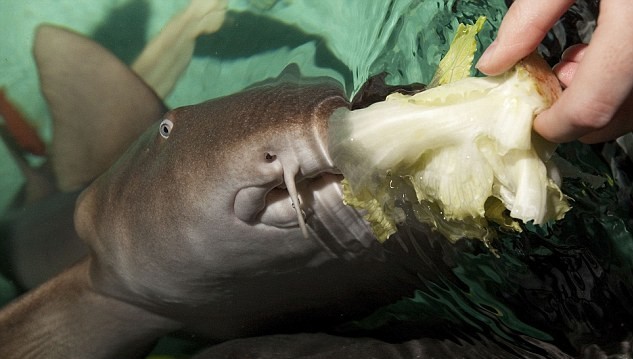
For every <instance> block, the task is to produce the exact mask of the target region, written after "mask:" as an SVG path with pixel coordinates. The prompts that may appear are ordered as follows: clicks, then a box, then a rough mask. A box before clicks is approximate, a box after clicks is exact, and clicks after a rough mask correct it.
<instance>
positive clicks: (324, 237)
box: [0, 27, 416, 358]
mask: <svg viewBox="0 0 633 359" xmlns="http://www.w3.org/2000/svg"><path fill="white" fill-rule="evenodd" d="M42 36H45V37H46V38H47V41H44V40H43V39H42ZM58 37H61V38H64V39H65V40H64V42H66V43H69V42H73V41H75V40H74V38H76V40H77V41H80V42H82V44H87V43H86V41H88V40H86V39H83V38H81V37H79V36H78V35H76V34H73V33H71V32H68V31H66V30H63V29H57V28H53V27H42V28H40V30H39V33H38V40H36V55H37V43H48V42H49V41H48V39H55V38H58ZM59 51H61V52H63V47H62V48H61V49H60V50H59ZM90 51H93V52H94V51H96V52H97V53H94V54H92V57H95V58H99V59H104V58H105V59H110V57H107V56H106V55H107V54H106V50H104V49H98V48H97V46H94V45H91V46H90ZM99 52H103V53H104V54H101V53H99ZM104 56H106V57H104ZM108 61H110V60H108ZM56 66H57V67H58V71H59V72H61V73H62V74H64V71H70V70H72V69H69V68H68V67H69V66H70V67H72V64H70V63H68V64H66V65H65V66H64V62H63V61H61V62H57V63H56ZM100 66H103V64H101V65H100ZM107 66H111V64H107ZM110 68H111V67H110ZM115 68H117V66H115ZM119 68H120V67H119ZM95 70H96V69H95ZM49 71H53V73H52V74H50V73H47V72H49ZM81 71H82V72H83V73H84V75H82V76H83V77H81V78H83V79H84V80H86V79H87V78H88V76H89V75H86V74H90V69H89V68H82V69H81ZM116 71H119V70H116ZM93 73H94V72H93ZM47 76H58V77H60V75H59V73H56V72H55V71H54V68H53V69H51V68H48V69H46V70H45V71H41V77H42V82H43V83H45V82H46V81H48V80H47ZM67 76H69V75H66V76H61V77H67ZM127 77H128V81H129V79H131V78H134V76H130V75H128V76H127ZM76 80H78V79H75V81H74V82H77V81H76ZM138 81H139V82H138V83H136V84H135V86H136V87H137V88H143V86H145V85H144V84H143V83H142V81H140V79H139V80H138ZM81 86H83V87H85V86H87V85H86V84H85V83H84V84H82V85H81ZM108 87H109V85H108V86H106V88H108ZM52 88H53V89H54V87H52ZM44 92H45V94H46V95H47V99H48V101H49V103H50V104H51V107H52V108H53V110H52V111H53V113H54V116H55V118H56V119H57V118H59V117H63V116H65V113H66V112H68V111H70V112H72V111H77V109H76V107H74V106H72V104H68V102H67V101H68V99H67V98H64V99H61V100H60V99H56V98H59V97H60V96H61V97H63V94H64V93H71V94H72V93H77V89H73V88H64V87H62V88H58V89H57V90H55V91H54V90H51V87H50V86H46V87H44ZM150 92H151V90H150ZM145 93H148V92H147V91H145ZM115 97H116V93H115ZM156 99H157V98H156V97H154V96H141V100H139V99H138V98H136V99H135V101H136V102H134V105H133V106H128V108H129V111H133V113H138V110H137V108H138V107H139V106H141V107H142V108H145V109H148V108H149V109H150V111H147V112H149V113H150V114H151V113H155V112H156V111H155V110H154V109H160V108H162V106H163V105H162V103H160V102H156V101H157V100H156ZM59 101H62V102H63V104H62V105H59V104H58V103H57V102H59ZM104 101H106V102H107V100H104ZM139 101H140V102H139ZM108 103H111V102H108ZM86 106H87V105H86V104H85V103H83V104H81V105H80V108H81V111H80V112H82V113H83V115H84V116H85V115H87V113H86V112H87V111H88V110H87V109H86V108H85V107H86ZM99 106H100V107H101V108H104V107H105V106H103V104H101V103H99V104H98V107H99ZM348 106H349V104H348V102H347V100H346V99H345V97H344V95H343V92H342V90H341V89H340V87H339V85H338V84H336V83H334V82H333V81H331V80H329V79H309V80H303V79H298V78H295V77H294V76H292V73H287V74H286V75H284V76H282V77H281V78H280V79H279V80H278V81H276V82H273V83H270V84H264V85H260V86H257V87H255V88H252V89H249V90H246V91H244V92H241V93H239V94H235V95H232V96H228V97H224V98H220V99H215V100H211V101H208V102H205V103H202V104H199V105H194V106H187V107H182V108H178V109H175V110H173V111H170V112H168V113H166V114H165V115H164V116H162V117H157V118H154V119H153V120H152V121H155V122H154V123H153V124H152V125H151V126H149V128H147V129H146V130H145V131H144V132H143V133H142V134H140V136H137V137H138V139H137V140H136V141H134V143H133V144H132V145H131V146H130V148H129V149H128V150H127V151H125V153H124V154H123V155H122V156H121V157H120V158H119V159H118V160H117V161H116V162H115V163H114V164H113V165H112V166H111V167H110V168H109V169H108V170H107V171H106V172H105V173H103V174H102V175H101V176H99V177H98V178H97V179H96V180H95V181H93V182H92V183H91V184H90V185H89V186H88V187H87V188H86V189H85V190H84V191H83V192H82V194H81V195H80V196H79V198H78V200H77V204H76V208H75V228H76V231H77V233H78V234H79V236H80V237H81V239H82V240H83V241H84V242H85V243H87V244H88V246H89V248H90V255H89V256H88V257H86V258H85V259H83V260H81V261H80V262H79V263H77V264H76V265H74V266H73V267H71V268H70V269H68V270H66V271H65V272H63V273H62V274H60V275H58V276H56V277H55V278H53V279H51V280H50V281H48V282H46V283H45V284H43V285H42V286H40V287H38V288H37V289H35V290H33V291H31V292H29V293H27V294H26V295H24V296H23V297H21V298H19V299H18V300H16V301H14V302H13V303H12V304H10V305H8V306H7V307H5V308H4V309H3V310H2V311H0V357H2V358H43V357H45V358H56V357H59V358H69V357H82V358H83V357H86V358H88V357H89V358H112V357H126V358H128V357H135V356H138V355H142V354H143V353H145V352H146V351H147V349H148V348H150V347H151V346H152V345H153V343H154V342H155V340H156V339H157V338H159V337H160V336H161V335H164V334H167V333H169V332H172V331H174V330H187V331H191V332H194V333H198V334H200V335H204V336H206V337H208V338H210V339H211V340H212V341H216V342H220V341H224V340H228V339H231V338H236V337H244V336H252V335H260V334H266V333H274V332H276V331H278V330H288V328H297V330H308V329H310V328H313V329H318V328H319V327H320V325H323V324H328V323H333V322H340V321H343V320H346V319H349V318H353V317H354V316H355V315H360V314H366V313H368V312H369V311H370V310H372V309H374V308H376V307H378V306H379V305H382V304H386V303H389V302H391V301H393V300H395V299H397V298H399V297H401V296H403V295H407V294H409V293H410V291H411V290H412V289H413V284H412V283H414V282H415V281H416V276H415V274H414V273H412V272H411V271H408V270H407V269H406V268H405V267H404V266H402V264H401V263H398V262H394V261H392V262H390V261H386V260H385V253H386V252H387V249H386V248H385V247H383V246H380V245H379V244H378V243H377V242H376V241H375V239H374V238H373V236H372V235H371V232H370V231H369V229H368V227H367V226H366V224H365V223H364V222H363V220H362V218H361V216H360V215H359V214H358V213H357V212H356V211H354V210H353V209H351V208H350V207H347V206H345V205H344V204H343V203H342V201H341V192H340V186H339V181H340V175H338V174H337V173H336V169H335V168H334V167H333V165H332V163H331V160H330V158H329V156H328V154H327V150H326V145H325V144H326V143H327V121H328V118H329V115H330V114H331V113H332V112H333V111H334V110H336V109H338V108H340V107H348ZM123 107H125V106H123ZM60 109H61V110H60ZM97 109H98V108H97ZM117 111H118V112H117V116H118V118H117V119H114V121H120V119H121V116H123V118H124V119H127V120H130V116H129V114H126V113H123V114H122V113H121V111H123V110H121V107H119V108H118V110H117ZM74 116H77V114H74ZM99 116H101V115H99ZM100 118H102V117H100ZM139 121H140V122H143V121H147V119H146V118H140V119H139ZM105 127H106V128H107V126H105ZM115 128H116V127H115ZM131 133H132V134H133V133H134V132H133V131H131ZM131 133H126V134H125V135H126V136H125V138H123V139H120V138H118V139H116V140H118V141H119V142H121V143H120V144H115V145H111V146H110V145H109V146H106V147H107V148H106V149H107V152H108V153H116V152H117V151H119V150H118V148H119V147H120V146H123V145H125V143H126V142H128V140H127V139H128V138H129V137H130V135H131ZM106 157H107V156H106ZM103 163H109V162H108V161H107V160H106V162H103V161H96V164H97V165H98V166H97V167H98V168H101V167H103V166H104V165H103ZM98 171H99V170H92V171H91V172H89V174H88V175H82V176H81V177H80V178H79V180H77V181H75V182H73V183H83V182H85V181H88V180H89V179H90V178H91V176H92V174H94V173H96V172H98ZM69 187H72V186H69Z"/></svg>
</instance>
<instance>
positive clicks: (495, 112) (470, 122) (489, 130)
mask: <svg viewBox="0 0 633 359" xmlns="http://www.w3.org/2000/svg"><path fill="white" fill-rule="evenodd" d="M483 21H484V19H483V18H481V19H480V20H479V21H477V23H476V24H474V25H470V26H465V25H461V26H460V28H458V31H457V35H456V36H455V39H454V40H453V42H452V44H451V47H450V49H449V51H448V53H447V54H446V56H445V57H444V59H443V60H442V62H441V63H440V65H439V67H438V70H437V72H436V75H435V77H434V79H433V81H432V82H431V84H432V87H431V88H430V89H427V90H425V91H422V92H419V93H417V94H414V95H403V94H399V93H394V94H392V95H390V96H388V97H387V99H386V100H385V101H382V102H378V103H375V104H373V105H371V106H369V107H367V108H364V109H359V110H353V111H350V110H347V109H340V110H338V111H337V112H335V113H334V114H333V115H332V117H331V118H330V124H329V125H330V126H329V149H330V153H331V154H332V159H333V161H334V163H335V164H336V166H337V167H338V168H339V169H340V171H341V172H342V173H343V175H344V177H345V180H344V182H343V191H344V200H345V202H346V203H347V204H348V205H351V206H354V207H356V208H358V209H360V210H362V211H364V212H365V213H366V216H365V218H366V219H367V220H368V221H369V223H370V224H371V226H372V229H373V231H374V233H375V235H376V237H377V238H378V239H379V240H380V241H384V240H386V239H387V238H388V237H389V236H390V235H391V234H393V233H395V232H396V230H397V225H398V224H399V223H402V222H404V221H405V220H406V219H407V218H409V217H414V218H415V219H416V220H418V221H421V222H424V223H428V224H430V225H431V226H432V227H433V228H435V229H437V230H438V231H439V232H441V233H442V234H443V235H444V236H445V237H446V238H448V239H449V240H451V241H456V240H457V239H459V238H463V237H470V238H477V239H481V240H484V241H489V240H490V239H492V238H493V237H494V231H492V230H491V229H490V226H489V222H490V221H493V222H496V223H497V224H499V225H500V226H501V227H503V228H507V229H510V230H515V231H520V230H521V227H520V225H519V221H522V222H533V223H534V224H543V223H546V222H548V221H551V220H557V219H560V218H562V217H563V215H564V214H565V212H566V211H568V210H569V205H568V203H567V198H566V196H565V195H563V193H562V192H561V190H560V188H559V186H558V184H557V183H556V181H555V180H554V179H552V176H551V174H552V173H555V172H553V166H552V165H551V164H549V163H548V160H549V158H550V156H551V154H552V153H553V151H554V149H555V145H554V144H552V143H549V142H547V141H545V140H544V139H542V138H540V137H539V136H538V135H537V134H535V133H533V132H532V122H533V120H534V117H535V116H536V115H537V114H538V113H539V112H541V111H543V110H545V109H547V108H548V107H549V106H550V105H551V104H552V103H553V102H554V101H555V100H556V99H557V98H558V96H559V95H560V91H561V89H560V85H559V83H558V80H557V79H556V77H555V76H554V75H553V74H552V72H551V69H550V68H549V66H548V65H547V64H546V63H545V61H544V60H543V59H542V58H540V56H538V55H536V54H534V55H531V56H529V57H528V58H526V59H524V60H523V61H521V62H520V63H519V64H517V65H516V66H515V67H514V68H513V69H511V70H510V71H508V72H506V73H504V74H502V75H499V76H494V77H470V69H471V67H472V62H473V55H474V52H475V50H476V42H475V35H476V33H477V32H478V31H479V29H481V27H482V25H483Z"/></svg>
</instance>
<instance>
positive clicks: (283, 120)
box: [75, 76, 370, 297]
mask: <svg viewBox="0 0 633 359" xmlns="http://www.w3.org/2000/svg"><path fill="white" fill-rule="evenodd" d="M287 77H288V76H282V79H281V80H278V81H275V82H273V83H270V84H266V85H260V86H257V87H255V88H252V89H249V90H246V91H243V92H241V93H239V94H236V95H231V96H228V97H224V98H219V99H214V100H210V101H207V102H204V103H202V104H198V105H193V106H186V107H181V108H177V109H174V110H172V111H170V112H167V113H166V114H165V115H164V116H162V118H160V119H159V120H157V121H156V122H155V123H154V124H153V125H151V126H150V127H149V128H148V129H147V131H146V132H145V133H143V134H142V135H141V136H140V138H139V139H138V140H137V141H136V142H135V143H134V144H133V145H132V146H131V147H130V148H129V149H128V151H127V152H125V153H124V154H123V156H122V157H121V158H120V159H119V160H118V161H117V162H116V163H115V164H114V165H113V166H112V167H111V168H110V169H109V170H108V171H107V172H105V173H104V174H103V175H102V176H100V177H99V178H97V179H96V180H95V181H94V182H93V183H92V184H91V185H90V186H89V187H88V188H87V189H86V190H85V191H84V192H83V194H82V195H81V196H80V198H79V200H78V204H77V209H76V213H75V223H76V227H77V231H78V233H79V235H80V236H81V237H82V238H84V239H85V240H86V241H88V243H89V244H90V247H91V248H92V249H93V251H94V252H95V253H96V256H95V257H96V258H97V261H98V263H99V265H100V266H103V267H104V268H107V269H108V272H109V273H114V274H115V277H116V282H117V285H118V283H122V282H124V283H125V282H126V281H127V285H129V286H130V288H134V289H132V290H133V291H137V292H143V291H144V290H145V289H147V288H148V287H151V288H156V287H157V286H156V284H155V283H154V279H155V278H160V281H162V282H163V284H165V283H166V282H167V281H168V280H167V279H168V278H173V283H171V284H170V285H168V286H166V288H168V290H167V291H166V292H165V293H161V295H162V296H174V297H180V296H181V295H182V294H183V293H179V291H178V290H175V288H178V287H179V286H180V284H184V288H185V289H183V290H185V291H192V292H193V291H194V290H193V288H189V283H183V282H182V281H181V279H182V278H183V276H178V275H171V274H172V273H180V272H183V271H185V272H186V271H188V270H189V269H191V272H190V273H187V276H186V277H188V278H192V280H195V281H199V282H200V283H205V285H207V284H208V281H207V279H208V278H205V276H206V275H207V274H208V273H209V272H211V273H213V275H212V277H213V278H217V277H218V276H226V277H234V276H240V275H246V274H248V273H249V272H250V271H260V272H261V271H264V270H266V268H270V269H271V270H273V268H274V270H279V268H280V266H281V267H283V266H284V265H285V266H287V265H290V264H293V263H294V264H296V263H297V258H302V259H303V260H305V261H306V262H307V263H314V262H315V261H316V262H318V261H320V260H323V258H322V257H323V256H326V257H327V256H329V255H330V251H324V247H328V246H329V245H331V243H330V244H328V241H330V240H331V238H327V237H332V236H337V237H338V238H340V237H341V235H345V232H339V230H340V228H337V230H336V231H337V232H339V233H332V232H333V231H324V230H323V224H319V223H317V222H319V221H320V219H319V218H323V216H327V215H328V214H329V213H330V211H331V208H327V209H326V207H327V206H328V205H326V204H323V201H328V200H338V202H340V192H338V187H337V186H338V182H339V180H340V177H339V176H338V175H337V174H336V169H335V168H334V166H333V165H332V162H331V160H330V158H329V155H328V153H327V149H326V143H327V120H328V118H329V115H330V114H331V113H332V112H333V111H334V110H336V109H337V108H340V107H347V101H346V100H345V98H344V97H343V94H342V91H341V90H340V88H339V87H338V86H337V85H335V84H334V83H333V82H331V81H329V80H327V79H317V80H311V81H308V82H305V81H304V82H301V81H297V80H296V79H295V80H292V79H288V78H287ZM323 196H325V197H326V199H323ZM328 196H329V197H328ZM319 211H321V212H323V211H325V212H326V213H325V214H324V213H321V212H319ZM352 212H353V211H352ZM344 213H345V212H342V213H340V214H339V215H343V214H344ZM350 213H351V212H350ZM354 219H357V217H356V216H354ZM306 222H307V223H308V224H306ZM359 223H362V222H359ZM363 226H364V225H363ZM347 232H348V233H347V235H348V236H349V237H350V238H352V237H354V236H353V235H352V234H349V231H347ZM367 237H370V236H367ZM201 269H204V270H201ZM157 273H162V275H157ZM194 278H195V279H194ZM195 292H196V293H200V292H202V293H204V291H199V290H198V289H196V290H195ZM187 295H194V294H192V293H187ZM205 295H206V294H205Z"/></svg>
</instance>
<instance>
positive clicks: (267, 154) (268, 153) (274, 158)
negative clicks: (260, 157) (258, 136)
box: [265, 152, 277, 162]
mask: <svg viewBox="0 0 633 359" xmlns="http://www.w3.org/2000/svg"><path fill="white" fill-rule="evenodd" d="M265 158H266V161H268V162H273V161H274V160H276V159H277V155H273V154H271V153H270V152H266V155H265Z"/></svg>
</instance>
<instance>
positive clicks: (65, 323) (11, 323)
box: [0, 259, 179, 358]
mask: <svg viewBox="0 0 633 359" xmlns="http://www.w3.org/2000/svg"><path fill="white" fill-rule="evenodd" d="M92 283H93V282H92V278H91V272H90V259H85V260H83V261H81V262H79V263H78V264H76V265H75V266H73V267H72V268H70V269H69V270H67V271H65V272H64V273H62V274H60V275H58V276H57V277H55V278H53V279H51V280H50V281H48V282H46V283H45V284H44V285H42V286H41V287H39V288H38V289H36V290H34V291H32V292H29V293H28V294H26V295H24V296H23V297H21V298H19V299H17V300H16V301H15V302H13V303H11V304H9V305H8V306H6V307H5V308H4V309H3V310H2V311H0V357H1V358H50V357H51V355H53V356H55V357H59V358H132V357H137V356H139V355H141V354H143V353H145V352H146V351H147V350H148V349H149V348H151V345H152V344H153V343H154V341H155V340H156V339H157V338H158V337H159V336H161V335H164V334H166V333H168V332H170V331H172V330H175V329H178V327H179V326H178V325H177V324H176V323H175V322H174V321H172V320H170V319H167V318H164V317H161V316H158V315H156V314H153V313H150V312H148V311H146V310H144V309H142V308H139V307H137V306H134V305H131V304H129V303H126V302H123V301H120V300H117V299H114V298H111V297H108V296H105V295H102V294H100V293H98V292H97V291H96V290H94V288H93V287H92Z"/></svg>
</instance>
